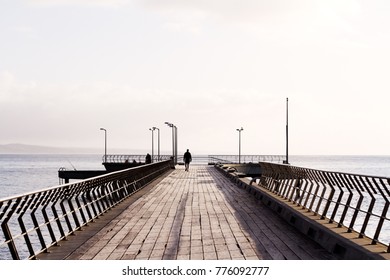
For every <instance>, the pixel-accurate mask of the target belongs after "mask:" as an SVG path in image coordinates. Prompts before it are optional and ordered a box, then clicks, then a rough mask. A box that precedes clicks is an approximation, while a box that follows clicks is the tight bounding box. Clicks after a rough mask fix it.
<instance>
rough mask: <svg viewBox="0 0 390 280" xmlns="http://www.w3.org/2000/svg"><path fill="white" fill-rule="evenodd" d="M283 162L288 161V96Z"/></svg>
mask: <svg viewBox="0 0 390 280" xmlns="http://www.w3.org/2000/svg"><path fill="white" fill-rule="evenodd" d="M285 164H289V163H288V98H287V99H286V161H285Z"/></svg>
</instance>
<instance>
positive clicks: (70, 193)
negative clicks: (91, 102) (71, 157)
mask: <svg viewBox="0 0 390 280" xmlns="http://www.w3.org/2000/svg"><path fill="white" fill-rule="evenodd" d="M172 165H173V162H172V161H162V162H158V163H153V164H147V165H143V166H139V167H134V168H130V169H126V170H123V171H117V172H112V173H109V174H106V175H102V176H98V177H94V178H91V179H87V180H83V181H80V182H75V183H70V184H65V185H60V186H56V187H52V188H48V189H44V190H40V191H35V192H31V193H27V194H24V195H20V196H14V197H10V198H5V199H0V224H1V231H0V233H2V234H0V259H35V258H36V256H37V255H38V254H39V253H42V252H47V250H48V248H49V247H51V246H53V245H56V244H57V243H58V242H59V241H60V240H63V239H66V238H67V236H69V235H71V234H72V233H74V232H75V231H77V230H79V229H80V228H81V227H82V226H84V225H86V224H87V223H89V222H91V221H93V220H94V219H96V218H97V217H98V216H100V215H101V214H103V213H104V212H106V211H107V210H109V209H110V208H112V207H113V206H115V205H117V204H118V203H120V202H121V201H123V200H124V199H125V198H127V197H128V196H130V195H132V194H133V193H135V192H137V191H138V190H140V189H141V188H142V187H143V186H145V185H146V184H147V183H149V182H151V181H152V180H153V179H155V178H157V177H158V176H159V175H161V174H163V173H164V172H165V171H167V170H169V169H171V168H172Z"/></svg>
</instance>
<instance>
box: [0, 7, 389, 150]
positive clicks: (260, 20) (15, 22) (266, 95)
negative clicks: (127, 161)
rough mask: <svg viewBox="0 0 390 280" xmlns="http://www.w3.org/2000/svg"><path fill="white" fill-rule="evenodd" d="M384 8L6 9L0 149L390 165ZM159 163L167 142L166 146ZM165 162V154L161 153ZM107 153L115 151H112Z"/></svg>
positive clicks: (0, 26)
mask: <svg viewBox="0 0 390 280" xmlns="http://www.w3.org/2000/svg"><path fill="white" fill-rule="evenodd" d="M389 14H390V2H389V1H386V0H382V1H379V0H367V1H353V0H344V1H340V0H326V1H315V0H300V1H291V0H272V1H265V0H236V1H234V0H214V1H213V0H197V1H195V0H193V1H189V0H188V1H185V0H164V1H161V0H0V116H1V118H0V129H1V134H0V135H1V137H0V144H8V143H24V144H34V145H47V146H59V147H93V148H96V147H102V145H103V141H104V134H103V132H102V131H100V130H99V128H100V127H104V128H106V129H107V131H108V149H110V148H126V149H148V148H149V147H150V146H151V132H150V131H149V128H150V127H153V126H156V127H158V128H160V133H161V149H162V150H166V151H171V130H170V128H169V127H168V126H166V125H165V124H164V122H166V121H168V122H172V123H174V124H175V125H176V126H177V127H178V137H179V138H178V142H179V147H178V149H179V153H180V154H181V153H184V151H185V149H187V148H189V149H190V151H192V152H193V153H194V154H236V153H237V150H238V132H237V131H236V129H237V128H240V127H243V128H244V131H243V132H242V134H241V136H242V154H284V153H285V125H286V112H285V109H286V98H287V97H288V98H289V151H290V154H291V155H300V154H314V155H317V154H363V155H365V154H368V155H370V154H377V155H389V154H390V145H389V142H390V130H389V122H388V119H389V117H388V104H389V101H390V94H389V93H390V84H389V77H390V51H389V50H390V32H389V27H390V16H389ZM155 144H156V147H155V149H157V133H155ZM155 151H156V150H155ZM108 152H109V151H108Z"/></svg>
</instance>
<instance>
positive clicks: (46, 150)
mask: <svg viewBox="0 0 390 280" xmlns="http://www.w3.org/2000/svg"><path fill="white" fill-rule="evenodd" d="M107 153H108V154H122V155H125V154H132V155H144V154H145V155H146V153H150V151H149V150H141V149H118V148H109V149H108V151H107ZM165 153H166V154H170V152H165ZM0 154H99V155H102V154H104V148H103V147H102V148H66V147H50V146H39V145H27V144H19V143H13V144H3V145H1V144H0Z"/></svg>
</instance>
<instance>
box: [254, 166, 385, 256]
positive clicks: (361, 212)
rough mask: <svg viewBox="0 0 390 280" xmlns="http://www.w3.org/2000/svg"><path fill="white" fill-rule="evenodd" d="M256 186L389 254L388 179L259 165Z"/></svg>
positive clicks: (293, 167)
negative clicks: (366, 239)
mask: <svg viewBox="0 0 390 280" xmlns="http://www.w3.org/2000/svg"><path fill="white" fill-rule="evenodd" d="M260 169H261V173H262V176H261V178H260V180H259V182H258V183H259V185H260V186H261V187H264V188H266V189H267V190H269V191H271V192H273V193H275V194H277V195H279V196H280V197H282V198H285V199H288V200H289V201H292V202H294V203H296V204H297V205H299V206H302V207H303V208H305V209H308V210H310V211H312V212H314V213H316V214H318V215H320V217H321V218H322V219H325V218H327V219H329V223H337V225H338V226H339V227H341V226H344V227H346V228H347V230H348V232H352V231H354V232H357V233H358V234H359V237H360V238H362V237H364V236H366V237H368V238H370V239H372V244H376V243H377V242H379V243H382V244H384V245H386V246H387V252H390V245H389V244H390V212H389V205H390V178H386V177H374V176H365V175H357V174H348V173H340V172H329V171H321V170H315V169H309V168H302V167H296V166H290V165H282V164H274V163H268V162H260Z"/></svg>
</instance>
